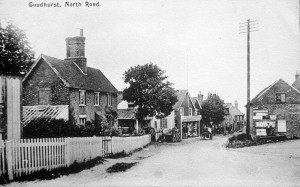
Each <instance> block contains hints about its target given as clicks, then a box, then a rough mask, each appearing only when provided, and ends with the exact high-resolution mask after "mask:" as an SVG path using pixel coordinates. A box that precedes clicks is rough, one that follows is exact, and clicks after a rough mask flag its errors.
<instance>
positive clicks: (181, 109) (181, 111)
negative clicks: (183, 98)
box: [179, 108, 184, 116]
mask: <svg viewBox="0 0 300 187" xmlns="http://www.w3.org/2000/svg"><path fill="white" fill-rule="evenodd" d="M179 114H180V115H181V116H183V115H184V109H183V108H180V109H179Z"/></svg>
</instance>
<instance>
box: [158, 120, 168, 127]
mask: <svg viewBox="0 0 300 187" xmlns="http://www.w3.org/2000/svg"><path fill="white" fill-rule="evenodd" d="M160 128H161V129H166V128H168V120H167V119H161V120H160Z"/></svg>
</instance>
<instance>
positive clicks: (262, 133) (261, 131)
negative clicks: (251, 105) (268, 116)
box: [256, 129, 267, 136]
mask: <svg viewBox="0 0 300 187" xmlns="http://www.w3.org/2000/svg"><path fill="white" fill-rule="evenodd" d="M256 135H257V136H267V131H266V129H256Z"/></svg>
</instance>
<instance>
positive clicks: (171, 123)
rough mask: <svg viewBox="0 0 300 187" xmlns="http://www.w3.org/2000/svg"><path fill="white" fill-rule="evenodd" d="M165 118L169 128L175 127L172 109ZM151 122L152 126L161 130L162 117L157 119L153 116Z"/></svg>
mask: <svg viewBox="0 0 300 187" xmlns="http://www.w3.org/2000/svg"><path fill="white" fill-rule="evenodd" d="M165 119H167V129H172V128H174V127H175V115H174V111H172V112H171V114H170V115H168V116H167V117H166V118H165ZM155 122H157V128H155ZM150 123H151V127H153V128H155V130H156V131H159V130H160V129H161V128H162V127H161V120H160V119H156V118H155V117H153V118H152V120H151V122H150Z"/></svg>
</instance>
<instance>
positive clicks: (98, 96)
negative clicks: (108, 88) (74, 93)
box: [95, 92, 100, 105]
mask: <svg viewBox="0 0 300 187" xmlns="http://www.w3.org/2000/svg"><path fill="white" fill-rule="evenodd" d="M95 105H100V93H99V92H95Z"/></svg>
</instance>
